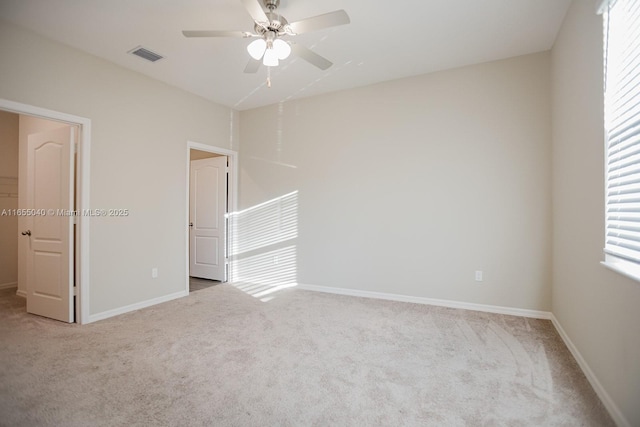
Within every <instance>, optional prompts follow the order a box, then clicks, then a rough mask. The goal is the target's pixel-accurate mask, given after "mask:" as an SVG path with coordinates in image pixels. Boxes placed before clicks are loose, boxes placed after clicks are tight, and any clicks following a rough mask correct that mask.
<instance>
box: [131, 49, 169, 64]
mask: <svg viewBox="0 0 640 427" xmlns="http://www.w3.org/2000/svg"><path fill="white" fill-rule="evenodd" d="M128 53H130V54H132V55H135V56H139V57H140V58H142V59H146V60H147V61H151V62H156V61H157V60H159V59H162V58H164V56H162V55H158V54H157V53H155V52H151V51H150V50H149V49H145V48H144V47H142V46H138V47H136V48H133V49H132V50H130V51H129V52H128Z"/></svg>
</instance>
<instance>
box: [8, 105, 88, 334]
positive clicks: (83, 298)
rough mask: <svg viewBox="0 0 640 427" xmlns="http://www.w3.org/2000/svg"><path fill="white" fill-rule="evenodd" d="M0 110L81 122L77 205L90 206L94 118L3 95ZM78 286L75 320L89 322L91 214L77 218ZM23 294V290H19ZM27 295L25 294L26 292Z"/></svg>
mask: <svg viewBox="0 0 640 427" xmlns="http://www.w3.org/2000/svg"><path fill="white" fill-rule="evenodd" d="M0 110H4V111H10V112H12V113H16V114H25V115H29V116H35V117H40V118H43V119H48V120H57V121H60V122H66V123H69V124H72V125H79V126H80V128H81V130H82V137H81V138H80V141H79V143H78V165H77V168H76V176H77V179H78V181H77V182H78V187H77V189H78V191H77V194H76V197H77V203H76V205H77V208H78V210H80V211H83V210H85V209H89V207H90V204H89V188H90V185H89V184H90V182H89V178H90V176H91V161H90V160H91V119H88V118H86V117H80V116H74V115H72V114H67V113H61V112H58V111H53V110H48V109H46V108H40V107H35V106H33V105H28V104H22V103H19V102H15V101H9V100H8V99H2V98H0ZM76 245H77V246H79V247H76V266H77V267H76V268H77V271H78V274H77V276H76V287H77V289H78V293H79V295H78V298H77V300H76V302H77V304H76V322H77V323H79V324H84V323H89V322H90V315H89V313H90V310H89V301H90V300H89V288H90V283H89V217H88V216H87V217H85V216H79V217H78V236H77V238H76ZM18 295H20V292H18ZM24 296H25V297H26V293H25V295H24Z"/></svg>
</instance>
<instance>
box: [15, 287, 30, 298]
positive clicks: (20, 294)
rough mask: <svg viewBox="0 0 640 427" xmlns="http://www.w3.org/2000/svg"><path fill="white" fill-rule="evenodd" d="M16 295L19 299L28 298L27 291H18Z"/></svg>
mask: <svg viewBox="0 0 640 427" xmlns="http://www.w3.org/2000/svg"><path fill="white" fill-rule="evenodd" d="M16 295H18V296H19V297H22V298H26V297H27V291H23V290H22V289H18V290H17V291H16Z"/></svg>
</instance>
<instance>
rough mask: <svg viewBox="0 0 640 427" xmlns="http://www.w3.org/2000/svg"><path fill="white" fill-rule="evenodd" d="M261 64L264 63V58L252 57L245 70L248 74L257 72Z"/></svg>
mask: <svg viewBox="0 0 640 427" xmlns="http://www.w3.org/2000/svg"><path fill="white" fill-rule="evenodd" d="M260 64H262V60H260V59H253V58H250V59H249V62H248V63H247V66H246V67H244V72H245V73H248V74H253V73H256V72H258V69H259V68H260Z"/></svg>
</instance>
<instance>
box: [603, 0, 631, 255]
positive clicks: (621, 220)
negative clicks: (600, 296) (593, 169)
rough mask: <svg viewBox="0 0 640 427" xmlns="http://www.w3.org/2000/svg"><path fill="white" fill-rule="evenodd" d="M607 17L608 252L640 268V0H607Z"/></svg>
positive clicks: (605, 19)
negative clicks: (638, 265) (639, 265)
mask: <svg viewBox="0 0 640 427" xmlns="http://www.w3.org/2000/svg"><path fill="white" fill-rule="evenodd" d="M603 15H604V16H603V18H604V19H603V21H604V47H605V58H604V73H605V134H606V240H605V242H606V243H605V253H606V254H607V255H608V256H613V257H615V258H617V259H620V260H624V261H629V262H632V263H634V264H640V1H639V0H616V1H609V2H608V4H607V5H606V6H605V8H604V10H603Z"/></svg>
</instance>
